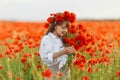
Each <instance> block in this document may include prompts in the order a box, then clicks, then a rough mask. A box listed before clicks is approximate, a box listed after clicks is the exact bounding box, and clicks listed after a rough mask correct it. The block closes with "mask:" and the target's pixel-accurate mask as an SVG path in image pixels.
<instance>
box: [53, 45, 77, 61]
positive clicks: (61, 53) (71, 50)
mask: <svg viewBox="0 0 120 80" xmlns="http://www.w3.org/2000/svg"><path fill="white" fill-rule="evenodd" d="M71 53H76V50H75V48H74V47H73V46H72V47H66V48H65V49H63V50H61V51H59V52H56V53H54V54H53V59H56V58H58V57H59V56H62V55H64V54H71Z"/></svg>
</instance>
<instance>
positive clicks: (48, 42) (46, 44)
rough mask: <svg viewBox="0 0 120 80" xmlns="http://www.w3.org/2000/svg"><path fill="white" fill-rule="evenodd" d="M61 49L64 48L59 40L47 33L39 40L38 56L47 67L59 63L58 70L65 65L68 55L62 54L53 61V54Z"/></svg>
mask: <svg viewBox="0 0 120 80" xmlns="http://www.w3.org/2000/svg"><path fill="white" fill-rule="evenodd" d="M62 49H64V46H63V43H62V40H61V38H58V37H57V36H55V35H54V34H53V33H51V32H49V33H48V34H47V35H45V36H44V37H43V39H42V40H41V44H40V50H39V54H40V57H41V59H42V61H43V62H44V63H45V64H46V65H47V66H48V67H49V66H54V65H55V64H58V63H59V66H58V69H60V68H62V67H63V66H64V65H65V63H66V61H67V57H68V55H66V54H64V55H62V56H60V57H58V58H57V59H54V60H53V54H54V53H55V52H59V51H60V50H62Z"/></svg>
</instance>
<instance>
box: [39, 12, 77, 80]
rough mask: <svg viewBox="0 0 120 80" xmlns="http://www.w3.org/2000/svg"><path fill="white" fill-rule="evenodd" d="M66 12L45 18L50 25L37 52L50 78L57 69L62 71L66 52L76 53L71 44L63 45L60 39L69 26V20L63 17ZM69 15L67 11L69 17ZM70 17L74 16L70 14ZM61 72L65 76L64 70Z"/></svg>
mask: <svg viewBox="0 0 120 80" xmlns="http://www.w3.org/2000/svg"><path fill="white" fill-rule="evenodd" d="M66 13H69V12H67V11H65V12H64V13H57V14H52V15H51V16H52V17H49V18H48V19H47V21H48V22H49V23H50V26H49V28H48V30H47V32H46V35H45V36H43V39H42V40H41V45H40V51H39V53H40V56H41V59H42V61H43V62H44V63H45V64H46V65H47V68H48V69H50V70H51V71H52V78H53V76H54V75H56V73H57V72H58V71H61V72H62V67H63V66H64V65H65V64H66V61H67V57H68V54H72V53H76V50H75V48H74V47H73V46H71V47H65V46H64V43H63V41H62V39H63V37H64V36H65V34H66V33H67V32H68V31H69V28H70V20H67V19H66V18H65V17H66V16H67V15H65V14H66ZM70 15H71V14H70V13H69V18H70ZM71 17H74V16H72V15H71ZM66 70H67V69H66ZM63 74H64V75H65V76H66V71H64V72H63ZM54 79H55V78H53V80H54Z"/></svg>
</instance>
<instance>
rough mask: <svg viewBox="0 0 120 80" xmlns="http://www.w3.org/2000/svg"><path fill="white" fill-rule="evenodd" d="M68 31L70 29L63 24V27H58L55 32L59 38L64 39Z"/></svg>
mask: <svg viewBox="0 0 120 80" xmlns="http://www.w3.org/2000/svg"><path fill="white" fill-rule="evenodd" d="M67 31H68V27H67V26H66V23H63V24H62V25H57V26H56V27H55V31H54V32H55V34H56V35H57V36H58V37H63V36H64V35H65V34H66V33H67Z"/></svg>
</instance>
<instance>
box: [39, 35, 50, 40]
mask: <svg viewBox="0 0 120 80" xmlns="http://www.w3.org/2000/svg"><path fill="white" fill-rule="evenodd" d="M41 42H50V38H49V36H48V35H44V36H43V38H42V40H41Z"/></svg>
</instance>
